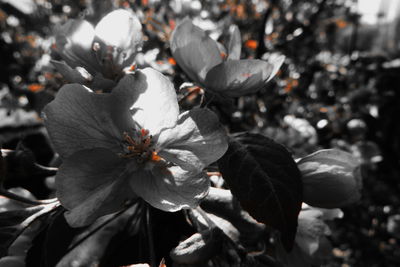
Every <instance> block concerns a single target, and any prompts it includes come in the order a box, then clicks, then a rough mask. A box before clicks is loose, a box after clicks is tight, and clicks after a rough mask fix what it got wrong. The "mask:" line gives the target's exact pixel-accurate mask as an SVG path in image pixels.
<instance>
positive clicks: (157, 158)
mask: <svg viewBox="0 0 400 267" xmlns="http://www.w3.org/2000/svg"><path fill="white" fill-rule="evenodd" d="M151 160H152V161H160V160H162V158H161V157H160V156H159V155H157V152H155V151H153V152H151Z"/></svg>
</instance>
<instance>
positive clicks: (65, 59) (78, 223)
mask: <svg viewBox="0 0 400 267" xmlns="http://www.w3.org/2000/svg"><path fill="white" fill-rule="evenodd" d="M56 2H57V1H56ZM58 2H59V1H58ZM89 2H91V4H90V6H91V8H88V10H87V14H88V16H87V17H86V18H88V19H85V18H83V17H84V16H83V17H81V18H79V19H69V20H68V21H67V22H66V23H65V24H63V25H61V26H60V25H58V26H57V27H56V32H55V36H54V40H55V43H54V44H53V46H52V56H53V57H54V59H53V60H52V61H51V62H52V64H53V65H54V66H55V67H56V69H57V71H58V72H59V73H61V74H62V76H63V77H64V80H61V79H58V80H57V77H60V76H59V75H58V73H54V74H52V75H50V74H49V73H46V75H44V74H43V75H42V76H43V77H40V79H41V80H46V79H48V82H49V83H50V80H51V78H53V80H51V81H52V82H53V83H52V86H53V87H52V88H53V89H54V90H51V91H50V90H48V91H50V92H48V91H47V92H46V93H48V98H49V100H48V101H47V102H46V103H45V105H43V106H42V107H41V108H39V109H38V110H40V111H41V117H40V118H37V120H38V122H37V123H38V124H39V127H41V128H40V131H41V134H42V136H45V138H44V139H45V141H46V144H45V145H47V146H48V150H49V151H51V153H50V157H52V159H51V161H50V159H49V162H48V163H49V165H50V166H52V167H46V166H43V165H41V164H39V163H37V162H36V160H35V156H36V155H34V154H33V153H29V152H30V151H29V150H28V149H26V148H25V147H24V145H23V144H19V145H18V147H17V148H16V150H15V151H12V150H1V151H0V152H1V153H0V195H2V196H5V197H7V198H9V199H12V200H13V201H17V203H18V205H16V204H15V203H14V202H13V201H8V200H7V201H0V239H2V241H4V242H0V244H1V245H0V257H3V256H5V257H3V258H0V265H1V264H3V265H7V266H9V265H10V266H11V265H12V263H14V264H15V263H16V262H17V263H18V264H21V262H22V264H23V262H24V261H25V260H26V261H27V262H29V263H30V265H32V266H43V265H44V266H140V265H136V263H144V262H146V263H145V264H143V265H144V266H152V267H154V266H165V264H167V265H168V266H183V265H184V266H210V267H212V266H228V265H229V266H269V267H270V266H282V265H284V266H287V267H290V266H298V264H301V265H302V266H303V265H304V266H311V265H318V264H323V263H324V262H325V261H326V260H327V259H329V256H330V254H331V250H332V247H331V244H330V242H329V239H328V238H327V236H328V235H330V234H331V230H330V228H329V227H328V224H327V221H328V220H332V219H335V218H340V217H342V216H343V213H342V212H341V211H340V210H339V209H338V208H342V207H344V206H348V205H352V204H354V203H356V202H357V201H358V200H359V199H360V198H361V192H360V191H361V185H362V182H361V170H360V166H359V161H358V160H357V159H356V158H355V157H353V155H351V154H350V153H348V152H344V151H342V150H339V149H323V150H318V151H316V152H314V153H311V152H312V151H315V150H317V149H318V147H317V145H321V143H320V142H319V141H320V140H318V138H319V133H320V132H319V131H318V130H316V128H314V126H313V123H311V122H309V120H308V118H302V116H299V114H295V113H299V112H303V111H304V110H305V108H304V107H303V106H302V102H300V101H299V100H298V99H297V97H296V96H297V95H296V94H293V95H286V94H287V93H288V92H289V91H290V90H291V88H292V87H295V86H297V85H299V84H300V83H304V81H300V80H299V81H297V80H296V79H297V78H296V77H297V76H299V74H298V73H294V74H293V73H292V74H293V75H292V76H293V77H292V78H291V79H290V81H283V80H282V76H284V75H286V74H285V71H288V72H293V70H292V69H291V68H292V67H293V66H292V65H293V64H290V63H291V62H290V60H291V59H290V58H288V60H286V61H285V57H284V56H283V55H280V56H271V55H277V54H280V53H265V54H264V55H262V53H261V54H259V51H261V52H263V51H262V49H260V50H259V51H258V49H257V51H258V52H257V53H253V54H249V53H248V50H249V49H251V48H253V49H254V48H256V45H261V46H263V45H264V46H265V47H264V48H265V49H266V48H267V41H268V40H269V39H271V38H272V39H273V36H267V37H266V36H264V35H265V34H266V33H267V32H269V31H270V27H272V26H271V25H269V23H270V22H269V21H268V18H269V16H271V18H273V17H274V16H275V15H274V14H269V12H272V10H274V8H270V7H269V8H270V9H268V10H269V11H268V12H266V13H265V18H264V19H263V20H265V21H264V22H263V25H262V26H263V27H262V28H263V31H261V34H260V36H262V37H260V39H259V40H258V41H255V40H249V38H250V36H249V33H248V32H246V31H244V34H243V36H242V35H241V32H240V31H239V27H241V29H242V33H243V30H246V29H244V28H245V27H244V25H245V24H243V23H240V20H236V19H235V23H236V22H238V25H239V27H238V26H236V25H230V26H229V27H228V25H227V24H231V22H232V18H231V19H230V20H226V21H225V22H224V23H221V24H220V25H218V27H219V28H221V29H220V30H221V31H226V33H228V34H227V35H228V37H229V38H228V40H227V41H226V42H224V45H225V46H224V45H223V44H222V43H220V42H217V41H215V40H214V39H212V38H210V37H209V36H208V34H207V33H206V31H205V30H204V29H202V28H200V27H198V26H195V25H194V23H192V21H191V20H190V19H189V18H188V17H187V18H184V19H178V21H175V19H173V18H171V16H170V13H168V12H169V11H168V10H169V8H174V6H178V4H177V2H175V3H172V4H170V5H168V6H166V5H165V4H163V2H158V1H156V2H152V3H151V4H149V1H136V2H141V3H140V5H139V3H137V4H138V5H137V6H134V5H133V4H132V1H89ZM136 2H135V3H136ZM186 2H187V1H186ZM186 2H185V3H183V2H182V3H180V5H182V4H184V5H185V6H186V7H185V8H183V9H182V8H181V10H185V12H188V13H195V12H200V10H201V5H202V3H203V1H195V2H193V3H194V5H193V3H191V4H190V5H189V2H187V3H186ZM239 2H240V1H239ZM250 2H251V3H254V1H249V5H250ZM322 2H323V1H322ZM153 4H154V6H152V5H153ZM208 4H209V5H210V6H212V5H214V4H215V3H214V4H213V3H211V2H210V3H208ZM135 5H136V4H135ZM199 5H200V6H199ZM117 6H118V7H117ZM129 6H132V7H134V8H133V9H134V10H135V12H133V10H131V9H129ZM143 6H147V7H143ZM112 7H115V8H116V9H115V10H114V11H111V12H108V13H107V14H106V15H105V16H104V17H102V18H101V19H100V20H99V22H98V23H97V24H96V25H94V24H93V25H92V23H91V22H93V19H90V16H91V15H90V13H91V12H92V13H94V15H95V17H98V18H100V17H99V16H98V14H97V13H101V14H104V10H105V9H106V10H107V11H108V10H109V9H111V8H112ZM153 7H154V8H153ZM189 7H191V8H189ZM63 9H66V10H68V6H63ZM189 9H190V10H189ZM254 10H256V9H254ZM0 11H1V10H0ZM235 12H236V13H237V14H236V15H237V16H236V17H237V18H240V17H243V16H245V15H246V14H244V12H245V9H244V5H242V4H238V5H236V4H235ZM92 15H93V14H92ZM191 15H193V14H191ZM267 15H268V16H267ZM194 16H196V15H194ZM207 16H210V14H208V13H207V12H200V14H198V17H200V18H198V19H200V20H203V21H207ZM217 16H219V15H217ZM246 16H247V15H246ZM182 17H184V16H183V14H182V16H180V18H182ZM287 17H288V18H289V17H290V16H287ZM1 19H2V13H1V12H0V22H1ZM198 19H197V20H194V21H195V22H196V23H195V24H196V25H198V24H197V23H198V22H199V20H198ZM10 21H11V22H9V21H8V22H7V23H12V22H13V21H12V19H11V20H10ZM89 21H91V22H89ZM226 22H228V23H226ZM14 23H15V21H14ZM0 24H1V23H0ZM264 24H267V25H264ZM0 26H1V25H0ZM208 26H209V29H210V28H211V29H212V28H213V26H215V24H213V22H211V26H210V25H208ZM264 26H265V27H264ZM267 26H268V27H267ZM142 27H143V31H142ZM296 27H297V26H296ZM264 28H265V29H264ZM296 31H297V33H296V34H298V33H299V31H298V30H296ZM300 34H301V33H300ZM293 35H294V33H293ZM1 37H2V38H5V39H7V35H6V34H4V35H2V36H1ZM264 37H265V38H264ZM289 37H290V36H288V40H289V39H290V38H289ZM242 38H243V39H244V40H247V41H245V42H244V44H247V46H246V45H245V46H244V47H245V49H244V50H243V51H242ZM291 38H294V37H293V36H291ZM51 40H53V39H51ZM249 41H252V42H251V44H252V45H250V47H249V45H248V44H249ZM261 41H264V44H261V43H260V42H261ZM257 42H258V43H257ZM142 44H143V52H142V50H141V49H142ZM48 48H49V47H48ZM253 52H254V51H253ZM264 52H265V51H264ZM286 52H287V51H286ZM171 53H172V57H171ZM242 55H243V56H244V57H245V59H241V56H242ZM257 58H263V59H265V58H268V60H261V59H257ZM59 60H62V61H59ZM43 61H45V58H44V59H43ZM166 62H168V64H165V63H166ZM284 62H285V63H286V65H287V68H286V65H285V68H282V72H281V74H280V75H277V73H278V71H279V69H280V68H281V66H282V65H283V63H284ZM135 63H137V64H138V65H136V64H135ZM145 64H147V65H146V66H151V68H146V66H145ZM176 64H177V65H178V66H176V67H174V66H175V65H176ZM157 66H158V67H157ZM161 66H162V67H161ZM46 67H47V66H46ZM179 67H180V68H181V69H180V68H179ZM49 69H50V70H52V71H54V69H53V68H49ZM156 69H159V70H161V71H162V72H163V73H164V74H165V75H164V74H162V73H161V72H159V71H158V70H156ZM180 70H183V71H184V72H185V73H186V76H185V75H180V73H179V71H180ZM295 74H297V76H296V75H295ZM276 75H277V76H279V77H278V78H279V80H278V81H277V83H271V84H270V85H271V87H274V86H275V87H278V88H279V87H280V86H282V85H284V86H285V85H286V87H285V89H283V90H280V91H279V93H278V96H277V98H273V101H272V102H270V101H269V97H270V96H271V95H273V94H269V93H268V95H267V94H265V92H263V91H262V90H260V89H262V88H264V87H266V85H267V83H268V82H270V81H271V79H273V78H274V77H275V76H276ZM182 78H183V79H182ZM186 78H188V79H189V80H186ZM38 79H39V78H38ZM64 82H67V83H65V84H62V83H64ZM186 82H194V83H196V84H197V85H199V86H201V87H203V89H204V90H205V92H206V93H207V95H206V97H208V96H209V94H211V95H213V96H217V97H219V98H235V99H230V100H232V101H230V105H224V104H225V102H224V101H215V102H212V101H206V102H202V104H201V105H200V107H197V106H196V105H195V104H194V101H192V99H191V97H192V96H193V95H192V93H193V94H195V93H196V92H200V91H201V90H199V88H200V87H198V86H195V87H186V85H185V84H187V83H186ZM289 85H290V86H289ZM291 86H292V87H291ZM29 88H30V89H29ZM29 88H28V90H31V91H34V90H35V88H36V89H37V88H39V89H38V90H40V86H39V85H36V86H31V87H29ZM176 88H180V89H182V88H186V89H187V90H188V91H189V94H187V95H185V94H184V93H183V91H184V90H176ZM188 88H189V89H188ZM190 88H192V89H193V90H192V91H190ZM282 91H284V92H283V93H282ZM42 93H44V92H42ZM255 93H257V95H255ZM32 94H33V92H32ZM250 94H253V95H250ZM248 95H250V96H248ZM30 96H31V97H32V95H30ZM34 96H36V95H34ZM0 97H1V96H0ZM278 98H279V99H282V98H287V101H288V102H289V101H292V102H295V104H293V105H292V106H291V108H292V109H293V110H294V111H293V110H291V109H290V113H293V114H295V115H288V114H281V113H277V114H275V115H276V118H275V117H274V116H275V115H273V116H271V115H272V114H273V113H271V114H270V109H273V108H276V107H277V106H278V107H280V106H281V105H282V106H283V105H284V103H283V102H280V101H276V99H278ZM202 99H204V98H202ZM209 100H210V99H209ZM18 101H20V102H23V101H24V98H22V97H21V99H19V100H18ZM206 103H207V104H206ZM293 106H294V108H293ZM247 109H249V110H251V112H249V110H247ZM278 109H279V108H278ZM255 110H256V111H255ZM319 110H320V111H321V112H327V111H328V109H327V108H325V109H324V108H319ZM332 110H334V109H333V108H332ZM253 111H254V112H253ZM249 114H250V115H249ZM281 115H282V116H281ZM269 116H271V117H274V118H272V119H271V120H270V122H272V123H271V124H274V123H273V122H274V121H275V120H278V121H279V127H277V128H278V129H280V130H281V131H277V133H278V134H276V136H277V137H278V138H270V137H267V136H266V135H267V134H266V133H268V131H267V129H266V128H265V127H264V125H265V124H263V123H259V122H267V121H268V120H269V119H267V117H269ZM328 117H329V116H328ZM331 117H333V116H331ZM238 118H239V119H238ZM235 119H236V121H235ZM247 121H250V123H254V124H253V126H254V125H257V126H256V127H255V126H254V127H253V128H250V127H248V125H247V124H246V123H247ZM281 123H282V124H281ZM277 125H278V124H277ZM318 125H319V126H318ZM326 125H328V121H327V120H325V122H323V123H317V127H320V128H323V127H325V126H326ZM287 126H288V127H289V128H287V129H288V130H289V133H290V135H286V136H285V131H284V129H285V127H287ZM350 126H351V125H350ZM357 131H359V130H357ZM300 135H302V136H303V138H301V139H302V141H303V142H304V143H307V144H304V145H303V146H301V145H302V144H300V146H301V148H302V149H303V151H301V152H302V153H297V152H296V151H295V153H292V150H288V149H287V148H286V147H285V146H283V145H282V144H281V143H280V142H277V140H278V139H279V138H281V139H280V140H284V139H289V140H290V141H293V140H292V139H296V138H297V139H298V137H299V136H300ZM288 136H289V137H288ZM300 137H301V136H300ZM282 142H283V141H282ZM288 143H290V142H288ZM299 143H302V142H292V143H291V144H292V146H293V147H294V146H296V145H297V144H299ZM288 146H289V147H290V145H288ZM293 147H290V148H293ZM308 150H312V151H308ZM309 153H311V154H309ZM292 154H295V156H296V157H298V156H301V157H302V158H300V159H298V160H294V156H293V155H292ZM307 154H309V155H307ZM21 155H22V156H21ZM304 155H307V156H304ZM15 162H17V163H15ZM21 162H22V163H21ZM12 163H14V164H15V165H17V166H24V167H26V168H27V169H28V171H25V170H21V171H20V172H17V175H15V176H16V177H17V179H20V181H21V180H22V181H23V182H24V183H25V185H27V187H28V186H30V185H31V184H30V182H31V181H32V180H33V179H30V178H32V177H35V178H36V177H38V178H43V180H40V182H43V184H46V188H47V189H48V191H46V192H45V193H43V196H44V197H48V196H49V195H54V198H53V199H45V200H38V198H35V197H34V196H33V195H31V194H29V191H26V190H6V189H4V188H3V184H2V183H3V182H5V183H6V182H8V181H10V180H12V179H10V176H9V175H8V172H11V171H10V170H12V167H13V164H12ZM10 167H11V168H10ZM17 169H18V168H17ZM26 173H29V175H27V174H26ZM31 176H32V177H31ZM26 177H28V178H29V179H25V178H26ZM45 178H46V179H45ZM24 179H25V180H29V181H25V180H24ZM35 181H37V180H35ZM15 192H17V193H15ZM39 198H40V197H39ZM1 199H2V198H0V200H1ZM19 202H22V204H21V203H19ZM306 203H307V204H306ZM308 205H311V206H308ZM393 218H394V217H393ZM395 223H396V221H395V220H393V221H392V223H391V224H390V227H389V226H388V227H389V228H390V229H392V231H393V232H395V230H396V224H395ZM393 229H395V230H393ZM27 247H32V248H29V249H27ZM38 251H39V252H38ZM35 253H36V254H38V255H40V256H39V257H38V258H35ZM41 257H42V258H41ZM147 263H148V264H147ZM143 265H142V266H143Z"/></svg>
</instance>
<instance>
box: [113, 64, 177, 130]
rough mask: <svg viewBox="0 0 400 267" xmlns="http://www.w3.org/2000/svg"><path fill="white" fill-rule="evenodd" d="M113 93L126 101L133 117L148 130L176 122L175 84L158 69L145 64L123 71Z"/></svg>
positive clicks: (165, 126)
mask: <svg viewBox="0 0 400 267" xmlns="http://www.w3.org/2000/svg"><path fill="white" fill-rule="evenodd" d="M113 93H114V94H118V95H120V96H121V97H120V98H126V99H127V101H130V103H131V106H130V109H131V112H132V113H133V116H132V118H133V120H134V121H135V122H137V123H138V124H139V126H140V127H141V128H144V129H146V130H149V131H150V134H152V135H157V134H158V133H159V132H160V131H161V130H162V129H167V128H171V127H174V126H175V125H176V122H177V120H178V115H179V107H178V102H177V98H176V92H175V88H174V85H173V84H172V83H171V82H170V81H169V80H168V78H167V77H165V76H164V75H162V74H161V73H160V72H158V71H156V70H154V69H151V68H146V69H144V70H140V71H136V72H135V74H133V75H125V77H124V78H123V79H122V80H121V81H120V82H119V84H118V86H117V87H116V88H115V89H114V91H113Z"/></svg>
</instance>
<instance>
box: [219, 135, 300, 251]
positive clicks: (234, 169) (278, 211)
mask: <svg viewBox="0 0 400 267" xmlns="http://www.w3.org/2000/svg"><path fill="white" fill-rule="evenodd" d="M218 166H219V168H220V171H221V173H222V175H223V177H224V179H225V181H226V182H227V183H228V185H229V187H230V189H231V191H232V194H233V195H234V196H235V197H237V198H238V200H239V202H240V204H241V206H242V207H243V208H244V209H245V210H246V211H247V212H249V214H250V215H251V216H252V217H254V218H255V219H256V220H257V221H259V222H262V223H265V224H266V225H269V226H271V227H273V228H275V229H277V230H279V231H280V232H281V240H282V243H283V245H284V246H285V248H286V249H287V250H288V251H289V250H291V248H292V247H293V242H294V238H295V235H296V228H297V217H298V214H299V212H300V209H301V203H302V184H301V176H300V172H299V170H298V168H297V166H296V163H295V162H294V160H293V159H292V157H291V155H290V154H289V153H288V151H287V150H286V149H285V148H284V147H283V146H282V145H280V144H278V143H276V142H274V141H273V140H271V139H269V138H267V137H265V136H262V135H260V134H251V133H242V134H238V135H236V136H235V138H231V139H230V142H229V148H228V151H227V152H226V154H225V155H224V156H223V157H222V158H221V159H220V160H219V161H218Z"/></svg>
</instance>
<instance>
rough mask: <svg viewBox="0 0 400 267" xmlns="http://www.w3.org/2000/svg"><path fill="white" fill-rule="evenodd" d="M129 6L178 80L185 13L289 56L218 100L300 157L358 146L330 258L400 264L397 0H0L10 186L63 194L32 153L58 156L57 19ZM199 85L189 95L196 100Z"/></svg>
mask: <svg viewBox="0 0 400 267" xmlns="http://www.w3.org/2000/svg"><path fill="white" fill-rule="evenodd" d="M119 7H122V8H132V9H133V10H134V11H135V12H136V13H137V15H138V16H139V18H140V20H141V22H142V24H143V31H144V36H145V37H144V46H143V49H142V51H141V52H140V53H139V54H138V56H137V58H136V63H137V65H138V67H139V68H142V67H146V66H150V67H153V68H155V69H157V70H159V71H161V72H163V73H164V74H165V75H168V76H169V77H170V79H171V80H172V81H173V82H174V83H175V86H176V88H181V85H182V83H183V82H186V81H188V79H187V77H186V76H185V75H184V73H183V72H182V70H181V69H180V68H179V67H178V66H177V65H176V62H175V60H174V59H173V58H172V57H171V53H170V51H169V44H168V40H169V37H170V35H171V32H172V30H173V29H174V27H175V25H176V23H177V22H178V21H179V20H180V19H182V18H184V17H186V16H189V17H190V18H191V19H192V20H193V22H194V23H195V24H196V25H197V26H199V27H201V28H202V29H204V30H206V31H207V32H208V33H209V34H210V36H211V37H212V38H214V39H216V40H218V41H220V42H222V43H223V42H224V40H226V38H227V36H226V32H227V29H228V27H229V25H231V24H237V25H238V26H239V29H240V31H241V36H242V45H243V48H242V58H262V59H268V57H270V56H271V55H274V54H283V55H285V56H286V60H285V63H284V64H283V66H282V68H281V70H280V72H279V73H278V75H277V77H276V78H274V80H273V81H272V82H271V83H269V84H268V86H267V87H266V88H263V89H262V90H260V91H259V92H258V93H257V94H255V95H250V96H244V97H240V98H238V99H235V100H234V103H233V104H232V103H231V104H229V105H226V104H221V105H218V104H213V106H212V108H213V109H214V110H216V111H217V112H219V114H220V117H221V118H222V120H223V123H224V124H225V125H227V127H228V128H229V130H230V132H240V131H244V130H246V131H251V132H256V133H262V134H265V135H267V136H269V137H271V138H273V139H275V140H276V141H278V142H280V143H282V144H284V145H285V146H287V147H288V149H289V150H291V152H292V153H293V155H294V157H295V158H298V157H302V156H305V155H307V154H309V153H312V152H314V151H316V150H317V149H321V148H340V149H343V150H346V151H349V152H351V153H352V154H353V155H354V156H356V157H358V158H359V160H360V161H361V162H362V173H363V185H364V188H363V197H362V200H361V202H360V203H358V204H357V205H354V206H352V207H348V208H345V209H343V211H344V218H343V219H342V220H340V221H333V222H332V225H330V226H331V230H332V234H331V236H330V237H329V239H330V240H331V242H332V245H333V247H332V260H331V263H330V264H329V265H326V266H342V267H345V266H400V248H399V242H400V123H399V116H400V1H398V0H358V1H357V0H316V1H307V0H296V1H294V0H252V1H241V0H218V1H217V0H203V1H199V0H197V1H187V0H170V1H161V0H159V1H156V0H141V1H139V0H138V1H133V0H132V1H94V0H74V1H72V0H67V1H59V0H0V29H1V30H0V145H1V147H2V152H3V154H4V153H7V151H9V150H15V151H17V153H15V155H14V156H13V157H12V158H10V157H8V158H7V160H8V161H10V164H9V166H11V167H9V170H8V172H7V177H5V182H4V186H5V187H6V188H11V187H22V188H24V189H26V190H28V191H30V192H31V193H32V194H33V195H34V196H35V197H37V198H46V197H49V196H51V195H52V194H53V190H54V177H51V176H50V177H48V173H46V174H44V173H43V170H38V169H37V168H36V167H34V165H32V163H33V162H37V163H39V164H42V165H46V166H58V164H59V159H58V158H57V155H55V153H54V151H53V149H52V147H51V144H50V142H49V140H48V137H47V133H46V131H45V129H44V127H43V124H42V120H41V118H40V112H41V110H42V108H43V107H44V106H45V105H46V104H47V103H48V102H49V101H51V100H52V99H53V98H54V96H55V94H56V93H57V91H58V90H59V88H60V87H61V86H62V85H63V84H64V83H65V80H64V79H63V77H62V76H61V75H60V74H59V73H57V71H56V70H55V68H54V67H53V66H52V65H51V63H50V59H51V58H54V59H59V58H60V57H59V55H57V53H56V51H54V45H53V44H54V38H53V31H54V27H55V26H56V25H58V24H62V23H65V22H66V21H67V19H68V18H77V17H85V18H86V19H87V20H89V21H90V22H91V23H97V22H98V21H99V20H100V18H101V17H102V16H103V15H104V14H106V13H108V12H109V11H110V10H112V9H115V8H119ZM186 89H187V88H186ZM186 89H185V90H186ZM185 90H184V89H182V90H179V91H178V96H179V97H182V96H183V95H186V96H187V92H186V91H185ZM196 92H197V91H193V92H192V95H191V96H190V97H185V102H184V103H181V104H182V105H183V106H185V105H186V106H188V107H189V106H191V105H196V103H197V102H196V101H198V98H199V96H198V95H196ZM3 156H4V155H3ZM35 166H36V165H35Z"/></svg>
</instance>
